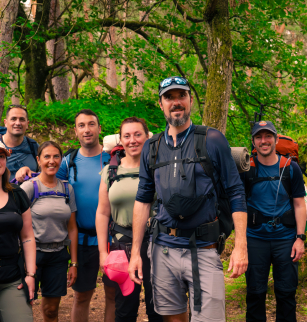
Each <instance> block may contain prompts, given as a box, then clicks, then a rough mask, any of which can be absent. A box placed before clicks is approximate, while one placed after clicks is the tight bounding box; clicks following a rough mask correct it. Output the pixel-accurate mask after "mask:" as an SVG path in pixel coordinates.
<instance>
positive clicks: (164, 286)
mask: <svg viewBox="0 0 307 322" xmlns="http://www.w3.org/2000/svg"><path fill="white" fill-rule="evenodd" d="M192 103H193V97H192V96H191V90H190V86H189V83H188V81H187V80H186V79H185V78H183V77H178V76H174V77H169V78H166V79H164V80H163V81H162V82H161V83H160V86H159V104H160V107H161V110H162V111H163V113H164V116H165V119H166V120H167V122H168V125H167V126H166V129H165V131H164V132H162V133H159V134H155V135H154V136H153V138H152V139H150V140H148V141H147V142H145V144H144V147H143V150H142V156H141V164H140V174H139V175H140V181H139V187H138V192H137V196H136V201H135V205H134V211H133V246H132V252H131V261H130V266H129V274H130V278H131V279H132V281H134V282H136V283H138V284H140V283H141V282H142V279H143V272H142V259H141V257H140V247H141V244H142V240H143V236H144V231H145V226H146V222H147V219H148V217H149V213H150V208H151V203H152V201H153V199H154V195H155V191H156V192H157V195H158V200H157V203H156V211H157V215H156V216H155V217H154V218H153V219H152V220H151V221H150V232H151V233H152V246H149V249H148V254H149V256H150V257H151V281H152V288H153V301H154V306H155V311H156V312H157V313H158V314H160V315H163V320H164V321H167V322H175V321H176V322H186V321H187V320H188V316H187V313H186V311H187V296H186V293H187V292H189V294H190V297H189V302H190V307H191V315H192V317H191V321H192V322H196V321H199V322H203V321H206V322H210V321H212V322H213V321H214V322H224V321H225V286H224V274H223V265H222V263H221V261H220V256H219V254H220V253H221V249H220V245H221V243H218V242H217V241H219V236H220V231H219V228H220V226H219V225H221V222H222V221H221V217H222V216H220V212H219V209H220V208H219V206H218V198H217V196H220V193H221V191H225V193H226V194H227V196H228V197H229V201H230V206H231V211H229V217H230V218H231V214H232V217H233V219H234V224H235V229H236V239H235V249H234V251H233V253H232V256H231V260H230V265H229V271H230V270H231V269H233V272H232V274H231V277H233V278H236V277H238V276H240V275H241V274H243V273H244V272H245V271H246V269H247V249H246V221H247V220H246V219H247V218H246V217H247V215H246V203H245V194H244V189H243V186H242V182H241V180H240V177H239V174H238V171H237V169H236V165H235V163H234V160H233V158H232V156H231V150H230V147H229V144H228V142H227V140H226V138H225V136H224V135H223V134H222V133H221V132H219V131H218V130H216V129H212V128H207V127H203V126H195V125H194V124H192V122H191V119H190V114H191V105H192ZM205 138H206V139H205ZM198 143H201V144H198ZM203 152H204V153H203ZM205 155H209V156H208V157H207V156H205ZM209 159H210V160H211V161H210V166H211V168H210V170H212V171H208V168H206V166H208V163H209V161H208V162H207V161H206V160H209ZM211 162H212V164H211ZM230 221H231V220H230ZM221 226H222V225H221ZM231 229H232V223H231V225H230V230H231ZM220 237H221V236H220ZM136 271H138V275H136Z"/></svg>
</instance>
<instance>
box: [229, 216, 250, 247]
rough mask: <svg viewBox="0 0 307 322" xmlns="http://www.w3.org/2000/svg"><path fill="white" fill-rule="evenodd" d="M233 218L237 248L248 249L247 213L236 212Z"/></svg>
mask: <svg viewBox="0 0 307 322" xmlns="http://www.w3.org/2000/svg"><path fill="white" fill-rule="evenodd" d="M232 218H233V222H234V225H235V246H239V247H246V245H247V242H246V227H247V213H246V212H234V213H233V214H232Z"/></svg>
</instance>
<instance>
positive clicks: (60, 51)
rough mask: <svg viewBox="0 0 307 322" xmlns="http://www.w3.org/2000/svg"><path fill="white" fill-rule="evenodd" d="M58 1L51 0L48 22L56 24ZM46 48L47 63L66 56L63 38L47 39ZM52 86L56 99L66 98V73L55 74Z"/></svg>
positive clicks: (57, 70) (67, 96)
mask: <svg viewBox="0 0 307 322" xmlns="http://www.w3.org/2000/svg"><path fill="white" fill-rule="evenodd" d="M60 13H61V11H60V1H59V0H51V4H50V14H49V24H52V23H54V24H55V26H57V24H58V22H59V21H57V17H58V16H59V15H60ZM46 46H47V50H48V52H49V56H48V60H47V63H48V65H53V64H55V63H57V62H59V61H62V60H64V59H65V58H66V52H65V43H64V40H63V39H53V40H50V41H47V44H46ZM65 70H67V68H66V67H61V68H58V69H55V70H54V71H53V73H62V72H65ZM52 86H53V88H54V93H55V98H56V100H57V101H63V100H67V99H68V98H69V82H68V75H67V74H65V75H63V76H56V77H54V78H53V79H52Z"/></svg>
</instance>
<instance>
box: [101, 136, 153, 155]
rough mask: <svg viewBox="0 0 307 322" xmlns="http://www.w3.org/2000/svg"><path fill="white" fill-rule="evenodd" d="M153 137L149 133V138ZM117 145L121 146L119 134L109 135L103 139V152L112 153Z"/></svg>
mask: <svg viewBox="0 0 307 322" xmlns="http://www.w3.org/2000/svg"><path fill="white" fill-rule="evenodd" d="M152 136H153V134H152V132H149V138H151V137H152ZM117 144H120V138H119V134H118V133H117V134H111V135H107V136H105V137H104V138H103V151H104V152H107V153H110V152H111V151H112V149H113V148H114V147H115V146H116V145H117Z"/></svg>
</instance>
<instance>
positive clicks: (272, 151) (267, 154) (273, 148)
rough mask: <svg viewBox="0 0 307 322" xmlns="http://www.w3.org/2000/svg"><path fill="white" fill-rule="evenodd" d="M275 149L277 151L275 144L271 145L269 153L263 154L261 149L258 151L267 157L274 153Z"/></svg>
mask: <svg viewBox="0 0 307 322" xmlns="http://www.w3.org/2000/svg"><path fill="white" fill-rule="evenodd" d="M259 150H260V149H259ZM274 151H275V145H274V146H272V145H271V151H270V152H269V153H266V154H263V153H261V152H260V151H257V153H259V154H260V155H261V156H262V157H264V158H266V157H269V156H270V155H271V154H272V153H274Z"/></svg>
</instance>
